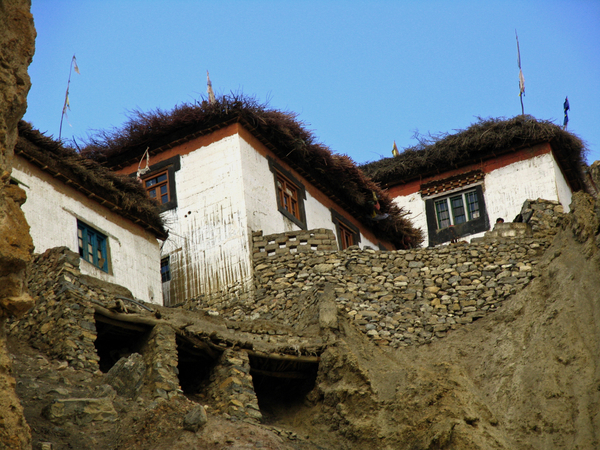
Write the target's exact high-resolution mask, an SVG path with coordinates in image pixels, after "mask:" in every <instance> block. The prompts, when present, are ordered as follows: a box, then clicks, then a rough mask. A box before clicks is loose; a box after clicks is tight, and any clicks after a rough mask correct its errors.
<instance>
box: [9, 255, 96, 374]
mask: <svg viewBox="0 0 600 450" xmlns="http://www.w3.org/2000/svg"><path fill="white" fill-rule="evenodd" d="M29 272H30V273H29V277H28V283H29V291H30V293H31V295H32V296H33V297H34V299H35V306H34V307H33V309H32V310H31V311H30V312H29V313H28V314H27V315H26V316H25V317H24V318H23V319H21V320H20V321H13V322H11V323H9V325H8V327H9V333H11V334H12V335H15V336H17V337H19V339H21V340H27V341H29V342H30V343H31V344H32V345H33V346H34V347H36V348H39V349H40V350H43V351H44V352H46V353H47V354H48V355H50V356H52V357H56V358H58V359H61V360H64V361H68V363H69V365H70V366H72V367H74V368H76V369H86V370H89V371H91V372H95V371H96V370H98V369H99V366H98V361H99V360H100V358H99V357H98V355H97V353H96V348H95V346H94V341H95V340H96V325H95V320H94V313H95V310H94V308H93V304H92V302H91V299H96V300H98V301H102V300H105V299H106V297H107V295H106V293H103V292H101V291H100V290H99V289H97V290H93V289H90V288H88V287H87V286H85V285H82V284H81V283H80V282H79V281H78V277H79V275H80V273H79V255H78V254H76V253H73V252H71V251H70V250H68V249H67V248H66V247H60V248H56V249H52V250H48V251H46V252H45V253H44V254H42V255H38V256H37V257H36V258H35V260H34V262H33V264H32V265H31V266H30V271H29Z"/></svg>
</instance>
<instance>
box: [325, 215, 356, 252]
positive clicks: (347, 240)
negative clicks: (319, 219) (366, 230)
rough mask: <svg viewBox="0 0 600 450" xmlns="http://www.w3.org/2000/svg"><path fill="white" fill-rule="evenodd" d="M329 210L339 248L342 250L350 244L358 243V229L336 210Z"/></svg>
mask: <svg viewBox="0 0 600 450" xmlns="http://www.w3.org/2000/svg"><path fill="white" fill-rule="evenodd" d="M330 211H331V220H332V222H333V223H334V225H335V231H336V234H337V237H338V246H339V248H340V250H344V249H346V248H348V247H350V246H351V245H358V244H359V242H360V231H359V229H358V228H357V227H355V226H354V225H353V224H352V223H351V222H350V221H349V220H348V219H346V218H345V217H344V216H342V215H341V214H340V213H338V212H337V211H336V210H334V209H331V210H330Z"/></svg>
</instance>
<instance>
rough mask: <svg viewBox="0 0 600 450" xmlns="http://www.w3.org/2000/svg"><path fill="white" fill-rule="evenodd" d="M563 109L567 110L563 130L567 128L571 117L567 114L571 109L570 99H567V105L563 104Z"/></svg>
mask: <svg viewBox="0 0 600 450" xmlns="http://www.w3.org/2000/svg"><path fill="white" fill-rule="evenodd" d="M563 107H564V108H565V120H563V128H567V124H568V123H569V115H568V114H567V111H568V110H570V109H571V106H570V105H569V97H565V103H564V104H563Z"/></svg>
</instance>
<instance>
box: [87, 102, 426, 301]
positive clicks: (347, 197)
mask: <svg viewBox="0 0 600 450" xmlns="http://www.w3.org/2000/svg"><path fill="white" fill-rule="evenodd" d="M186 108H187V109H186ZM179 116H185V117H186V120H178V119H177V117H179ZM163 120H164V121H165V122H164V126H163V128H162V129H160V127H157V126H156V123H157V122H156V120H154V121H152V124H153V128H152V129H150V128H148V134H147V135H144V136H141V135H140V136H137V135H136V136H130V140H129V141H128V143H127V144H126V145H123V144H122V142H123V136H122V135H120V138H119V140H116V142H115V146H114V147H112V148H111V145H110V144H111V143H110V142H109V143H108V145H107V147H108V148H111V150H109V151H108V152H106V150H104V151H103V153H102V154H101V155H98V154H96V155H94V149H90V148H88V149H86V152H87V153H88V154H91V155H92V156H93V157H95V158H96V159H97V160H99V161H103V164H105V165H107V166H108V167H110V168H111V169H113V170H116V171H118V172H119V173H122V174H128V175H131V176H135V174H136V173H137V172H138V168H139V167H140V163H141V167H142V168H144V167H145V166H146V163H147V157H146V156H145V150H146V148H147V149H148V153H147V154H148V155H149V162H148V169H149V171H148V172H146V173H144V174H143V175H142V176H141V178H142V180H143V182H144V186H145V187H146V189H147V191H148V193H149V195H150V196H151V197H154V198H159V199H160V203H161V204H162V208H163V211H164V212H163V218H164V221H165V225H166V227H167V228H168V229H169V238H168V240H167V241H166V242H165V244H164V246H163V248H162V256H163V259H162V265H163V276H164V280H163V281H164V282H165V283H164V285H163V288H164V292H165V303H166V304H176V303H179V302H183V301H185V300H189V299H196V298H202V297H205V298H206V297H210V296H212V295H221V294H223V293H227V294H231V295H234V296H236V295H237V296H243V295H244V294H248V293H250V292H252V290H253V269H252V267H253V266H252V232H253V231H259V230H262V231H263V233H264V234H265V235H267V234H274V233H281V232H284V231H293V230H311V229H318V228H326V229H331V230H333V231H334V232H335V235H336V236H337V239H338V242H337V243H335V242H332V243H331V244H332V246H331V247H330V248H331V249H335V248H342V249H343V248H346V247H348V246H350V245H360V246H370V247H373V248H384V249H394V248H402V247H406V246H408V245H406V242H407V241H408V240H409V239H411V238H412V239H413V240H414V241H418V233H415V230H414V229H413V228H412V226H411V225H410V223H409V222H408V221H406V220H405V219H403V218H401V217H400V215H399V210H398V209H397V208H395V207H393V203H392V202H391V200H390V199H389V198H387V197H386V196H385V195H384V194H383V193H382V192H381V190H380V189H379V188H378V187H377V186H376V185H374V184H373V183H372V182H370V181H369V180H368V179H366V178H365V177H364V176H363V174H362V172H361V171H360V170H358V169H357V167H356V166H355V165H354V164H353V163H352V161H351V160H350V159H349V158H347V157H343V156H337V155H332V154H331V152H330V151H329V150H328V149H326V148H325V147H323V146H321V145H319V144H315V143H312V140H313V138H312V136H311V135H310V133H308V132H306V131H305V130H304V129H303V128H302V127H301V126H300V124H298V123H297V122H296V121H295V120H293V118H291V117H290V115H289V114H285V113H281V112H278V111H268V110H264V109H262V108H257V107H254V106H253V105H248V104H247V103H245V102H243V101H242V102H239V101H235V100H233V101H232V100H231V99H220V100H219V101H218V102H217V103H216V104H210V105H209V104H206V103H205V104H203V105H195V106H189V107H184V108H179V109H176V110H175V111H173V112H172V113H171V116H170V119H166V118H163ZM147 121H151V119H149V118H148V117H145V118H143V119H140V123H138V124H137V125H136V126H135V127H128V128H129V129H137V130H139V129H144V126H145V125H144V124H147ZM157 129H159V130H160V131H157ZM140 143H141V144H140ZM103 158H104V159H103ZM377 196H379V199H378V200H379V202H376V201H375V200H377V198H376V197H377ZM377 208H379V209H377ZM373 217H374V218H375V219H382V220H373ZM336 244H337V245H336ZM321 248H322V247H321Z"/></svg>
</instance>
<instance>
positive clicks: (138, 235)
mask: <svg viewBox="0 0 600 450" xmlns="http://www.w3.org/2000/svg"><path fill="white" fill-rule="evenodd" d="M12 176H13V177H14V178H15V179H16V180H18V181H20V182H21V183H24V184H25V185H26V186H25V185H22V186H21V187H22V188H23V189H24V190H25V192H27V201H26V202H25V203H24V204H23V206H22V209H23V212H24V214H25V218H26V219H27V222H28V223H29V226H30V233H31V237H32V239H33V244H34V246H35V252H36V253H43V252H44V251H46V250H47V249H49V248H53V247H61V246H66V247H68V248H69V249H71V250H72V251H74V252H76V253H77V252H78V243H77V219H80V220H81V221H83V222H85V223H86V224H87V225H89V226H91V227H93V228H95V229H97V230H98V231H100V232H102V233H104V234H105V235H106V236H107V237H108V252H109V255H108V256H109V272H110V273H106V272H103V271H102V270H100V269H98V268H96V267H95V266H94V265H92V264H90V263H88V262H87V261H85V260H80V269H81V273H83V274H87V275H91V276H93V277H96V278H99V279H101V280H104V281H108V282H111V283H116V284H119V285H121V286H124V287H126V288H127V289H129V290H130V291H131V293H132V294H133V295H134V297H136V298H138V299H141V300H144V301H146V302H151V303H162V287H161V279H160V248H159V243H158V241H157V240H156V237H155V236H154V235H153V234H151V233H149V232H147V231H146V230H145V229H143V228H142V227H140V226H138V225H135V224H133V223H131V222H130V221H128V220H126V219H123V218H122V217H121V216H118V215H117V214H115V213H113V212H112V211H110V210H108V209H106V208H104V207H102V206H100V205H99V204H97V203H95V202H94V201H93V200H90V199H89V198H87V197H86V196H85V195H83V194H81V193H80V192H78V191H76V190H75V189H73V188H70V187H69V186H67V185H63V184H62V183H60V182H58V181H56V180H54V179H52V177H51V176H50V175H48V174H47V173H45V172H42V171H41V170H40V169H39V168H37V167H35V166H33V165H31V164H29V163H28V162H27V161H25V160H24V159H22V158H19V157H16V158H15V159H14V167H13V173H12ZM89 205H93V206H91V207H90V206H89Z"/></svg>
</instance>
